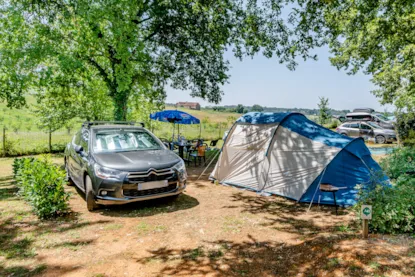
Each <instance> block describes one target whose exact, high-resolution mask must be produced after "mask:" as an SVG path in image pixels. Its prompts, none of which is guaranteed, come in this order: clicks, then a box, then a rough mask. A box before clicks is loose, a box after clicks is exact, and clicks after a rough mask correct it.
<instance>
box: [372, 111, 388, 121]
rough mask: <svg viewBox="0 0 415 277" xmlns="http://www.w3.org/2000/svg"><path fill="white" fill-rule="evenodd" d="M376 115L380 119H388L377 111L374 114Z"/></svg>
mask: <svg viewBox="0 0 415 277" xmlns="http://www.w3.org/2000/svg"><path fill="white" fill-rule="evenodd" d="M375 115H376V117H378V118H380V119H382V120H383V121H389V118H387V117H386V116H384V115H383V114H380V113H377V114H375Z"/></svg>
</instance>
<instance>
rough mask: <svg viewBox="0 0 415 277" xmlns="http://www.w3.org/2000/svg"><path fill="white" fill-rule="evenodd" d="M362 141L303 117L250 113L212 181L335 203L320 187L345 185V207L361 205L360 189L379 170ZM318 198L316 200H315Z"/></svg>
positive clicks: (341, 196)
mask: <svg viewBox="0 0 415 277" xmlns="http://www.w3.org/2000/svg"><path fill="white" fill-rule="evenodd" d="M380 170H381V168H380V166H379V165H378V164H377V163H376V162H375V161H374V160H373V159H372V157H371V155H370V151H369V149H368V148H367V147H366V145H365V143H364V140H363V139H361V138H356V139H352V138H349V137H345V136H342V135H340V134H337V133H336V132H333V131H331V130H329V129H326V128H324V127H322V126H320V125H318V124H316V123H314V122H312V121H310V120H308V119H307V118H306V117H305V116H304V115H302V114H299V113H247V114H245V115H243V116H242V117H240V118H239V119H238V120H237V121H236V122H235V124H234V125H233V127H232V128H231V130H230V131H229V134H228V136H227V138H226V140H225V142H224V145H223V148H222V152H221V154H220V157H219V160H218V162H217V164H216V166H215V169H214V170H213V172H212V175H211V177H213V178H214V179H216V180H218V181H219V182H220V183H224V184H228V185H234V186H239V187H244V188H248V189H251V190H254V191H258V192H266V193H271V194H277V195H281V196H284V197H287V198H291V199H294V200H297V201H300V202H311V201H312V200H313V201H314V202H317V201H318V199H319V198H320V203H325V204H333V203H334V200H333V198H332V194H331V193H321V192H320V190H319V189H318V187H319V185H320V184H321V183H326V184H332V185H334V186H337V187H344V189H342V190H340V191H339V192H338V193H337V195H336V198H337V203H338V204H340V205H353V204H355V202H356V199H355V197H356V193H357V191H356V190H355V187H356V185H358V184H364V183H366V182H368V181H370V179H371V174H373V173H374V172H378V171H380ZM313 196H314V198H313Z"/></svg>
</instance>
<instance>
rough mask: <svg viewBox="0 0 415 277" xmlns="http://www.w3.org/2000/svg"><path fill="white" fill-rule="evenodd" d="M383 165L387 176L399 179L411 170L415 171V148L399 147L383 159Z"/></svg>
mask: <svg viewBox="0 0 415 277" xmlns="http://www.w3.org/2000/svg"><path fill="white" fill-rule="evenodd" d="M381 166H382V168H383V170H384V172H385V173H386V175H387V176H389V178H391V179H397V178H398V177H400V176H403V175H405V173H407V172H410V171H415V148H413V147H399V148H397V149H396V150H395V151H393V153H391V154H390V155H388V156H387V157H386V158H385V159H383V160H382V162H381Z"/></svg>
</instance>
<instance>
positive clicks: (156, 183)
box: [137, 180, 169, 190]
mask: <svg viewBox="0 0 415 277" xmlns="http://www.w3.org/2000/svg"><path fill="white" fill-rule="evenodd" d="M168 185H169V183H168V181H167V180H163V181H153V182H145V183H141V184H138V188H137V189H138V190H146V189H157V188H164V187H167V186H168Z"/></svg>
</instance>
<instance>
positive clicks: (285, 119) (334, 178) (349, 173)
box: [234, 112, 387, 206]
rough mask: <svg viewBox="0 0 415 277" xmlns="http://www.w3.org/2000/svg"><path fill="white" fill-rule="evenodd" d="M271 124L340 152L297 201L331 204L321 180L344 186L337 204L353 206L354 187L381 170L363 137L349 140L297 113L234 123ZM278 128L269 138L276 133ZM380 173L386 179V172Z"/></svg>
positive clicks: (258, 116) (251, 117)
mask: <svg viewBox="0 0 415 277" xmlns="http://www.w3.org/2000/svg"><path fill="white" fill-rule="evenodd" d="M272 123H275V124H277V125H278V127H277V129H278V128H279V127H280V126H282V127H284V128H286V129H288V130H290V131H292V132H295V133H297V134H299V135H301V136H303V137H306V138H308V139H310V140H312V141H317V142H320V143H323V144H325V145H327V146H329V147H334V148H338V149H340V152H338V153H337V155H335V157H334V158H333V159H332V160H331V161H329V163H328V165H327V166H326V167H325V170H323V171H322V172H321V173H320V175H319V176H318V177H317V178H316V179H315V180H314V181H313V182H312V183H311V184H310V185H309V187H308V188H307V189H306V191H305V192H304V193H303V195H302V196H301V198H300V199H298V201H299V202H311V201H313V202H317V201H319V199H320V203H323V204H334V199H333V195H332V193H327V192H321V191H320V190H319V189H318V186H319V184H320V183H323V184H324V183H328V184H333V185H335V186H337V187H345V189H342V190H339V191H338V192H337V193H336V200H337V204H339V205H343V206H349V205H354V204H355V203H356V194H357V190H356V186H357V185H359V184H362V185H364V184H365V183H368V182H369V181H370V180H371V178H372V176H373V174H374V173H376V172H380V171H381V168H380V166H379V165H378V164H377V163H376V161H374V160H373V159H372V157H371V153H370V151H369V149H368V148H367V147H366V145H365V143H364V140H363V139H361V138H357V139H352V138H349V137H346V136H343V135H340V134H338V133H336V132H333V131H331V130H329V129H326V128H324V127H323V126H320V125H318V124H316V123H314V122H312V121H310V120H308V119H307V118H306V117H305V116H304V115H302V114H299V113H258V112H255V113H247V114H245V115H243V116H241V117H240V118H239V119H238V120H237V121H236V123H235V124H272ZM277 129H276V130H275V131H274V133H273V135H272V137H274V136H275V135H276V134H278V132H277ZM271 143H278V137H275V139H271V141H270V145H271ZM268 150H269V146H268V149H267V151H266V153H265V156H268V155H269V153H268ZM323 173H324V174H323ZM382 174H383V173H382ZM383 176H384V178H385V179H387V177H386V176H385V175H383ZM313 178H314V177H313ZM234 185H238V184H234ZM265 192H266V191H265ZM282 196H284V195H282ZM313 196H314V198H313Z"/></svg>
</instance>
